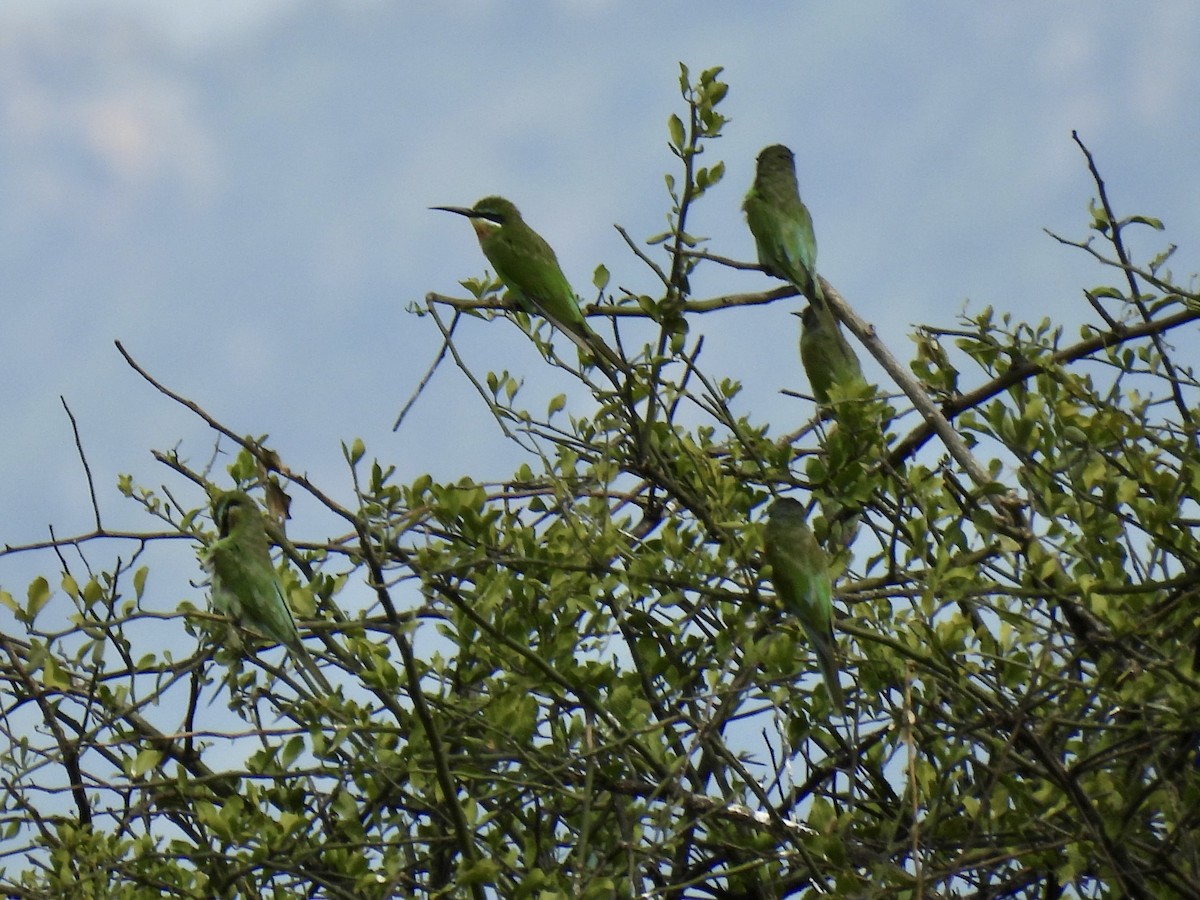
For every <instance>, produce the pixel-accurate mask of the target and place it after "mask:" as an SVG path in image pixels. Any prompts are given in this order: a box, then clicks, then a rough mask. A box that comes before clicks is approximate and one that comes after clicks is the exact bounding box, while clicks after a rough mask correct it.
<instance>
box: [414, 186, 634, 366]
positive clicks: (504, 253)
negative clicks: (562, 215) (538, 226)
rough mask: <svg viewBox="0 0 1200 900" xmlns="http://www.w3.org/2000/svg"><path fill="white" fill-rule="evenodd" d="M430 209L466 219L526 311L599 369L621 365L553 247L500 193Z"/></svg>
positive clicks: (500, 276)
mask: <svg viewBox="0 0 1200 900" xmlns="http://www.w3.org/2000/svg"><path fill="white" fill-rule="evenodd" d="M432 208H433V209H440V210H445V211H446V212H452V213H458V214H459V215H460V216H466V217H467V218H468V219H470V220H471V225H472V226H474V228H475V236H476V237H478V238H479V246H480V247H481V248H482V249H483V255H484V256H486V257H487V258H488V261H489V262H490V263H491V264H492V266H493V267H494V268H495V269H496V275H497V276H498V277H499V278H500V280H501V281H503V282H504V285H505V286H506V287H507V288H508V289H509V291H510V292H512V294H513V295H514V296H515V297H516V299H517V302H518V303H520V304H521V306H522V307H523V308H524V309H525V310H526V311H529V310H530V309H531V308H532V309H533V310H536V311H537V312H539V313H541V314H542V315H543V316H545V317H546V318H547V319H549V320H550V322H551V323H552V324H553V325H554V326H555V327H556V328H558V329H559V330H560V331H562V333H563V334H565V335H566V336H567V337H568V338H570V339H571V341H573V342H574V343H575V344H576V345H577V346H578V347H579V349H581V350H583V351H584V352H585V353H586V354H588V355H589V356H592V357H595V358H596V359H597V363H598V364H599V365H600V367H601V368H602V369H605V370H608V369H609V368H610V367H616V368H618V369H624V368H625V363H624V362H623V361H622V359H621V358H620V357H619V356H617V354H616V353H614V352H613V351H612V349H611V348H610V347H609V346H608V345H607V344H605V343H604V341H603V340H601V339H600V337H599V336H598V335H597V334H596V333H595V332H594V331H592V329H591V328H589V327H588V324H587V322H586V321H585V320H584V317H583V312H582V311H581V310H580V308H579V301H578V300H577V299H576V297H575V292H574V291H573V290H571V283H570V282H569V281H567V276H565V275H564V274H563V270H562V267H561V266H559V264H558V257H557V256H555V255H554V250H553V249H552V248H551V247H550V245H549V244H547V243H546V241H545V240H544V239H543V238H542V236H541V235H540V234H538V233H537V232H536V231H534V230H533V229H532V228H530V227H529V226H528V225H526V224H525V220H524V219H522V218H521V213H520V212H519V211H518V210H517V208H516V207H515V206H514V205H513V204H512V203H510V202H509V201H508V200H505V199H504V198H503V197H484V198H483V199H482V200H480V201H479V202H478V203H476V204H475V205H474V206H472V207H470V208H467V207H462V206H434V207H432ZM609 374H611V372H610V373H609Z"/></svg>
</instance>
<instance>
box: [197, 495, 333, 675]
mask: <svg viewBox="0 0 1200 900" xmlns="http://www.w3.org/2000/svg"><path fill="white" fill-rule="evenodd" d="M212 512H213V522H215V523H216V526H217V534H218V539H217V540H216V541H214V542H213V543H212V544H211V545H210V546H209V548H208V566H209V569H210V571H211V572H212V602H213V607H214V608H215V609H216V610H217V611H218V612H222V613H224V614H226V615H228V616H230V617H231V618H232V619H233V620H234V621H235V622H237V623H239V624H248V625H250V626H251V627H253V628H254V629H256V630H257V631H259V632H261V633H262V634H263V635H265V636H266V637H268V638H270V639H272V640H275V641H278V642H279V643H281V644H283V645H284V646H285V647H287V648H288V650H289V651H291V654H292V656H293V657H295V659H296V660H297V661H298V662H299V663H300V664H301V666H302V667H303V669H304V670H305V671H306V672H307V674H308V675H311V676H312V678H313V679H314V680H315V682H316V683H315V685H314V684H310V685H309V686H310V687H313V688H319V689H321V690H324V691H327V692H328V693H333V688H332V687H331V686H330V685H329V682H328V681H327V680H326V679H325V676H324V675H323V674H322V672H321V670H320V668H318V666H317V664H316V661H315V660H313V658H312V657H311V656H309V654H308V651H307V650H305V649H304V645H303V644H302V643H301V642H300V633H299V632H298V631H297V630H296V620H295V619H293V618H292V611H291V608H290V607H289V606H288V603H287V599H286V598H285V597H284V594H283V585H282V584H280V582H279V576H278V574H277V573H276V572H275V565H274V564H273V563H272V562H271V550H270V543H269V542H268V540H267V525H266V520H265V519H264V518H263V514H262V512H261V511H260V510H259V508H258V504H256V503H255V502H254V501H253V500H251V499H250V497H249V496H247V495H246V494H244V493H243V492H241V491H224V492H222V493H218V494H216V495H215V496H214V497H213V500H212Z"/></svg>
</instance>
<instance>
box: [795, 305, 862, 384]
mask: <svg viewBox="0 0 1200 900" xmlns="http://www.w3.org/2000/svg"><path fill="white" fill-rule="evenodd" d="M798 315H799V316H800V362H802V363H803V364H804V373H805V374H806V375H808V383H809V385H811V386H812V392H813V396H814V397H816V398H817V402H818V403H821V404H825V403H828V402H829V389H830V388H831V387H833V386H834V385H835V384H840V385H842V386H843V387H848V386H849V385H851V384H853V383H855V382H858V383H863V384H865V383H866V379H864V378H863V373H862V365H861V364H860V363H859V361H858V355H857V354H856V353H855V352H854V348H853V347H851V346H850V342H849V341H847V340H846V336H845V335H844V334H842V326H841V325H840V324H838V322H837V321H836V320H834V319H833V317H832V316H830V315H823V314H822V313H821V311H820V310H818V309H817V308H816V307H815V306H813V305H812V304H811V303H810V304H809V305H808V306H806V307H805V308H804V312H802V313H799V314H798Z"/></svg>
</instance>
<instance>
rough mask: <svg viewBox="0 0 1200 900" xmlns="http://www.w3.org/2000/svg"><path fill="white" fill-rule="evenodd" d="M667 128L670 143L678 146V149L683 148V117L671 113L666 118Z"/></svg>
mask: <svg viewBox="0 0 1200 900" xmlns="http://www.w3.org/2000/svg"><path fill="white" fill-rule="evenodd" d="M667 130H668V131H669V132H670V134H671V144H672V145H673V146H675V147H676V148H678V149H679V150H683V146H684V130H683V119H681V118H679V116H677V115H675V114H674V113H672V114H671V118H669V119H667Z"/></svg>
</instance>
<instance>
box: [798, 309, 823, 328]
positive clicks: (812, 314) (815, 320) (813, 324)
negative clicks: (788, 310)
mask: <svg viewBox="0 0 1200 900" xmlns="http://www.w3.org/2000/svg"><path fill="white" fill-rule="evenodd" d="M792 315H793V316H798V317H799V319H800V327H801V328H803V329H804V330H805V331H820V330H821V325H822V322H821V316H820V314H819V313H818V312H817V308H816V307H815V306H813V305H812V304H811V303H810V304H808V306H806V307H804V309H803V310H802V311H801V312H794V313H792Z"/></svg>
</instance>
